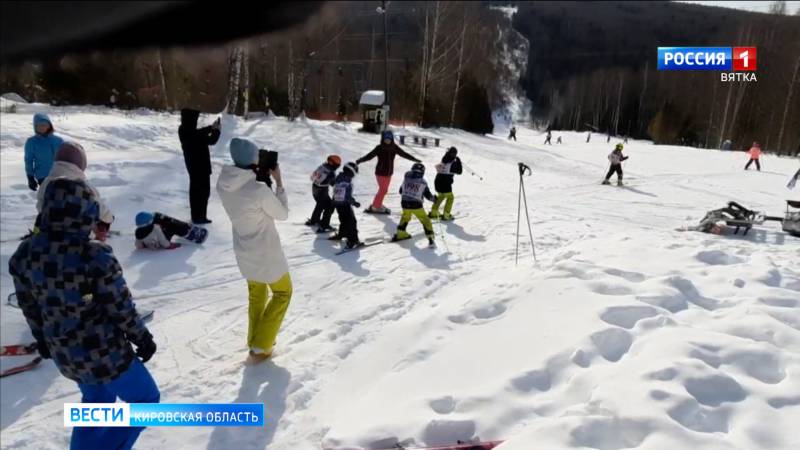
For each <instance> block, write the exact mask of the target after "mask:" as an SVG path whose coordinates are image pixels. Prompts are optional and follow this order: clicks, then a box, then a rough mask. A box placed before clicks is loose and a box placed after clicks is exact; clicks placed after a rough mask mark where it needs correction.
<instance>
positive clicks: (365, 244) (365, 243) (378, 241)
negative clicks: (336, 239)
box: [334, 239, 386, 256]
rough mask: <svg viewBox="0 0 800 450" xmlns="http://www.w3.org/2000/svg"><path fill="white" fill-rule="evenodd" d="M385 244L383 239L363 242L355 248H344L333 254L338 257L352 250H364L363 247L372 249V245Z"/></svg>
mask: <svg viewBox="0 0 800 450" xmlns="http://www.w3.org/2000/svg"><path fill="white" fill-rule="evenodd" d="M385 242H386V240H385V239H380V240H370V241H364V242H362V243H361V245H357V246H355V247H353V248H347V247H345V248H343V249H341V250H339V251H338V252H336V253H334V254H335V255H337V256H338V255H342V254H344V253H349V252H352V251H353V250H358V249H361V248H365V247H372V246H374V245H378V244H383V243H385Z"/></svg>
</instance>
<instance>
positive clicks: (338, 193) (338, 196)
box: [333, 183, 350, 203]
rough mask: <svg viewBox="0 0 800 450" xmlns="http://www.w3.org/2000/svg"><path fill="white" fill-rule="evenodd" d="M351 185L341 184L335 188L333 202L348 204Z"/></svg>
mask: <svg viewBox="0 0 800 450" xmlns="http://www.w3.org/2000/svg"><path fill="white" fill-rule="evenodd" d="M348 186H350V184H349V183H339V184H337V185H336V186H335V187H334V188H333V201H334V202H336V203H346V202H347V188H348Z"/></svg>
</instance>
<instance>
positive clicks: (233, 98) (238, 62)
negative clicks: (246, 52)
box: [225, 47, 242, 115]
mask: <svg viewBox="0 0 800 450" xmlns="http://www.w3.org/2000/svg"><path fill="white" fill-rule="evenodd" d="M230 67H231V69H230V77H229V79H228V104H227V107H226V108H225V109H226V111H227V112H228V113H229V114H234V115H235V114H236V108H237V106H239V81H240V78H241V74H242V70H241V68H242V48H241V47H235V48H234V49H233V54H232V56H231V63H230Z"/></svg>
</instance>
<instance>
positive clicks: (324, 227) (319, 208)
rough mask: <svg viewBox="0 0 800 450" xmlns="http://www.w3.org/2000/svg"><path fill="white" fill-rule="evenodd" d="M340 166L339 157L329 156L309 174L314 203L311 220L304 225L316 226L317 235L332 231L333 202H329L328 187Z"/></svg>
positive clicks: (340, 159) (340, 160) (334, 178)
mask: <svg viewBox="0 0 800 450" xmlns="http://www.w3.org/2000/svg"><path fill="white" fill-rule="evenodd" d="M341 165H342V158H341V157H340V156H339V155H330V156H328V159H327V160H326V161H325V162H324V163H323V164H322V165H320V166H319V167H317V170H315V171H314V172H313V173H312V174H311V183H312V184H311V194H312V195H313V196H314V201H315V202H317V203H316V206H314V211H313V212H312V213H311V218H310V219H308V220H307V221H306V225H308V226H314V225H318V226H319V227H318V228H317V233H324V232H326V231H333V227H331V216H332V215H333V210H334V209H335V207H334V206H333V201H331V196H330V187H331V185H332V184H333V182H334V180H336V169H338V168H339V166H341Z"/></svg>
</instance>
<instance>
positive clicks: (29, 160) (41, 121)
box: [25, 113, 64, 191]
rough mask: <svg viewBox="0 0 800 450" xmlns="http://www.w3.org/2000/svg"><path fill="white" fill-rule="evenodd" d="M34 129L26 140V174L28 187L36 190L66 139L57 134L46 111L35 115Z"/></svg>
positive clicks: (48, 171)
mask: <svg viewBox="0 0 800 450" xmlns="http://www.w3.org/2000/svg"><path fill="white" fill-rule="evenodd" d="M33 131H34V133H36V134H34V135H33V136H31V137H29V138H28V140H27V141H25V175H27V176H28V187H29V188H30V190H32V191H35V190H36V189H38V188H39V185H40V184H42V181H44V179H45V178H47V175H49V174H50V169H51V168H52V167H53V160H54V159H55V155H56V151H58V148H59V147H61V144H63V143H64V140H63V139H61V138H60V137H58V136H56V135H55V133H54V131H55V130H54V129H53V122H52V121H51V120H50V118H49V117H47V114H44V113H36V114H35V115H34V116H33Z"/></svg>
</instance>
